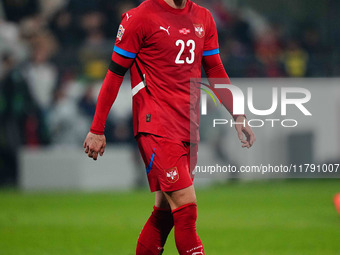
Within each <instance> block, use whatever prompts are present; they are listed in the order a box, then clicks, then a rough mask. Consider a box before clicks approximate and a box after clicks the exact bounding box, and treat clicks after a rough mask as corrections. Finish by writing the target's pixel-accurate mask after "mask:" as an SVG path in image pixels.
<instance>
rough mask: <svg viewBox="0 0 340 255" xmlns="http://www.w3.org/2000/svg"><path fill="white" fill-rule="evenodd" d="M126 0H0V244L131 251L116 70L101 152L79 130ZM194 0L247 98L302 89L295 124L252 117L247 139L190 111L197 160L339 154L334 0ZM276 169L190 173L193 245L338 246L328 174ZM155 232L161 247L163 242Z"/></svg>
mask: <svg viewBox="0 0 340 255" xmlns="http://www.w3.org/2000/svg"><path fill="white" fill-rule="evenodd" d="M139 2H140V1H132V0H130V1H129V0H126V1H118V0H97V1H90V0H1V2H0V123H1V125H0V186H1V189H0V208H1V210H0V254H1V255H2V254H4V255H8V254H9V255H11V254H13V255H14V254H15V255H20V254H61V253H62V254H94V253H97V254H133V253H134V245H135V241H136V238H137V236H138V234H139V231H140V229H141V227H142V226H143V224H144V220H145V219H146V218H147V217H148V214H149V212H150V208H151V206H152V202H153V198H152V194H149V192H148V191H147V186H146V178H145V174H144V170H143V169H144V166H143V164H142V163H141V160H140V156H139V152H138V150H137V146H136V144H135V141H134V139H133V134H132V124H131V122H132V116H131V96H130V84H129V75H126V78H125V80H124V84H123V85H122V88H121V90H120V94H119V96H118V99H117V102H116V103H115V105H114V107H113V111H111V113H110V115H109V118H108V122H107V128H106V138H107V142H108V148H107V151H106V153H105V156H104V157H103V158H100V159H99V160H98V162H93V161H90V160H88V159H87V157H86V155H85V154H83V151H82V143H83V139H84V138H85V136H86V134H87V132H88V130H89V127H90V124H91V120H92V116H93V114H94V111H95V104H96V98H97V95H98V92H99V89H100V86H101V82H102V80H103V77H104V76H105V73H106V71H107V66H108V63H109V61H110V56H111V53H112V48H113V43H114V40H115V36H116V31H117V29H118V26H119V22H120V17H121V14H122V13H123V12H125V11H127V10H129V9H131V8H133V7H135V6H137V5H138V4H139ZM195 2H197V3H198V4H201V5H203V6H205V7H207V8H208V9H209V10H210V11H211V12H212V14H213V16H214V18H215V21H216V23H217V27H218V32H219V39H220V51H221V57H222V59H223V62H224V65H225V67H226V70H227V72H228V74H229V76H230V77H231V80H232V82H233V83H234V84H237V85H239V86H240V87H242V88H246V87H250V86H251V87H253V88H254V90H255V94H256V95H257V98H256V99H254V100H255V104H256V105H257V106H258V107H259V108H260V107H264V108H265V107H268V105H269V104H270V101H265V100H266V98H268V97H269V98H270V93H271V89H272V87H279V88H280V87H284V86H295V87H304V88H307V89H309V90H310V91H311V93H312V100H311V101H310V102H309V104H308V107H309V109H310V111H311V112H312V114H313V116H312V117H310V118H300V117H301V116H300V115H298V112H292V113H291V114H292V115H291V116H292V118H296V119H299V121H300V123H299V127H298V128H296V129H289V130H286V129H283V128H277V129H276V128H275V129H270V128H269V129H268V128H260V129H255V132H256V135H257V144H256V146H255V147H254V148H253V149H251V150H247V151H245V150H241V149H240V148H239V142H238V140H237V138H236V136H235V134H234V130H233V129H230V128H224V127H221V128H219V129H218V130H217V132H216V130H213V131H212V129H211V128H209V123H208V122H209V120H208V119H202V120H203V121H202V130H201V134H202V144H201V147H200V154H199V155H200V160H201V161H200V162H204V163H202V164H207V162H210V163H214V162H215V163H216V162H218V163H220V164H221V165H223V164H224V165H226V164H233V165H241V164H242V165H256V164H261V163H263V164H269V163H270V164H290V163H296V164H300V163H317V164H322V163H339V162H340V145H339V144H340V135H339V134H340V111H339V110H340V79H339V78H338V77H339V75H340V44H339V41H340V29H339V27H340V18H339V17H340V2H339V1H336V0H323V1H321V0H319V1H317V0H309V1H307V0H294V1H293V0H285V1H284V0H276V1H268V0H258V1H250V0H211V1H203V0H197V1H196V0H195ZM256 100H257V101H256ZM219 114H221V115H220V116H224V117H223V118H229V117H228V116H225V115H223V114H225V112H220V113H219ZM272 117H277V118H279V116H278V115H277V116H272ZM205 121H206V122H205ZM200 162H199V163H200ZM235 177H237V178H236V180H240V181H237V182H235V181H231V180H235ZM276 177H279V178H276V179H275V180H273V179H270V180H267V179H264V180H256V181H252V180H253V179H257V178H256V177H255V176H252V175H250V174H247V175H240V176H233V175H225V174H224V175H215V176H214V177H212V176H203V177H202V178H197V184H198V197H199V203H200V209H199V210H200V211H199V217H200V221H199V232H200V233H201V236H202V239H203V240H205V241H206V247H207V248H206V251H207V254H227V253H225V252H221V251H222V250H223V251H224V250H227V251H228V254H252V255H254V254H261V255H262V254H290V255H292V254H299V255H300V254H322V255H324V254H327V255H332V254H340V239H339V236H340V219H339V217H338V215H336V211H335V209H334V206H333V204H332V198H333V196H334V194H335V193H336V192H340V185H339V181H338V179H336V178H333V179H331V178H328V179H322V180H320V179H317V180H315V179H313V180H311V179H300V180H293V179H291V178H290V177H319V176H316V175H313V176H308V175H304V176H287V175H285V176H276ZM326 177H327V176H326ZM328 177H332V176H328ZM333 177H334V176H333ZM335 177H336V176H335ZM337 177H339V175H337ZM249 181H250V182H249ZM32 191H34V192H32ZM60 191H63V192H62V193H59V192H60ZM79 191H82V192H79ZM90 191H91V192H90ZM93 191H97V192H93ZM98 191H100V192H99V193H98ZM169 241H170V244H169V245H168V248H167V249H166V250H167V253H166V254H176V252H175V246H174V242H173V239H172V237H171V239H170V240H169Z"/></svg>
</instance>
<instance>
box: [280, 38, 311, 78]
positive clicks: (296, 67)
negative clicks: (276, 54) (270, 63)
mask: <svg viewBox="0 0 340 255" xmlns="http://www.w3.org/2000/svg"><path fill="white" fill-rule="evenodd" d="M307 62H308V54H307V53H306V52H305V51H304V50H303V49H302V48H301V47H300V46H299V44H298V42H297V41H295V40H289V41H288V43H287V47H286V51H285V53H284V65H285V69H286V72H287V75H288V76H290V77H304V76H305V75H306V72H307Z"/></svg>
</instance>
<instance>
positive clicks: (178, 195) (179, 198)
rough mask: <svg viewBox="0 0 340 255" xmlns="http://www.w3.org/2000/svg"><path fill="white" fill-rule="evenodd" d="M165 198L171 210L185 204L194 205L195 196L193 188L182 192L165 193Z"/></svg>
mask: <svg viewBox="0 0 340 255" xmlns="http://www.w3.org/2000/svg"><path fill="white" fill-rule="evenodd" d="M166 197H167V199H168V202H169V204H170V206H171V209H172V210H175V209H177V208H179V207H181V206H184V205H186V204H196V194H195V189H194V187H193V186H190V187H188V188H185V189H182V190H177V191H172V192H166Z"/></svg>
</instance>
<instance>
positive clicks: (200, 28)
mask: <svg viewBox="0 0 340 255" xmlns="http://www.w3.org/2000/svg"><path fill="white" fill-rule="evenodd" d="M193 25H194V28H195V34H196V35H197V36H198V37H199V38H203V37H204V35H205V31H204V26H203V25H202V24H193Z"/></svg>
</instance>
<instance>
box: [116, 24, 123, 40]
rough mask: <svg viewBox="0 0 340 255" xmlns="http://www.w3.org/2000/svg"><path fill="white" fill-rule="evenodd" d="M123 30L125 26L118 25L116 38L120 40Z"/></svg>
mask: <svg viewBox="0 0 340 255" xmlns="http://www.w3.org/2000/svg"><path fill="white" fill-rule="evenodd" d="M124 32H125V28H124V27H123V25H120V26H119V29H118V33H117V39H118V40H119V41H120V40H122V37H123V35H124Z"/></svg>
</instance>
